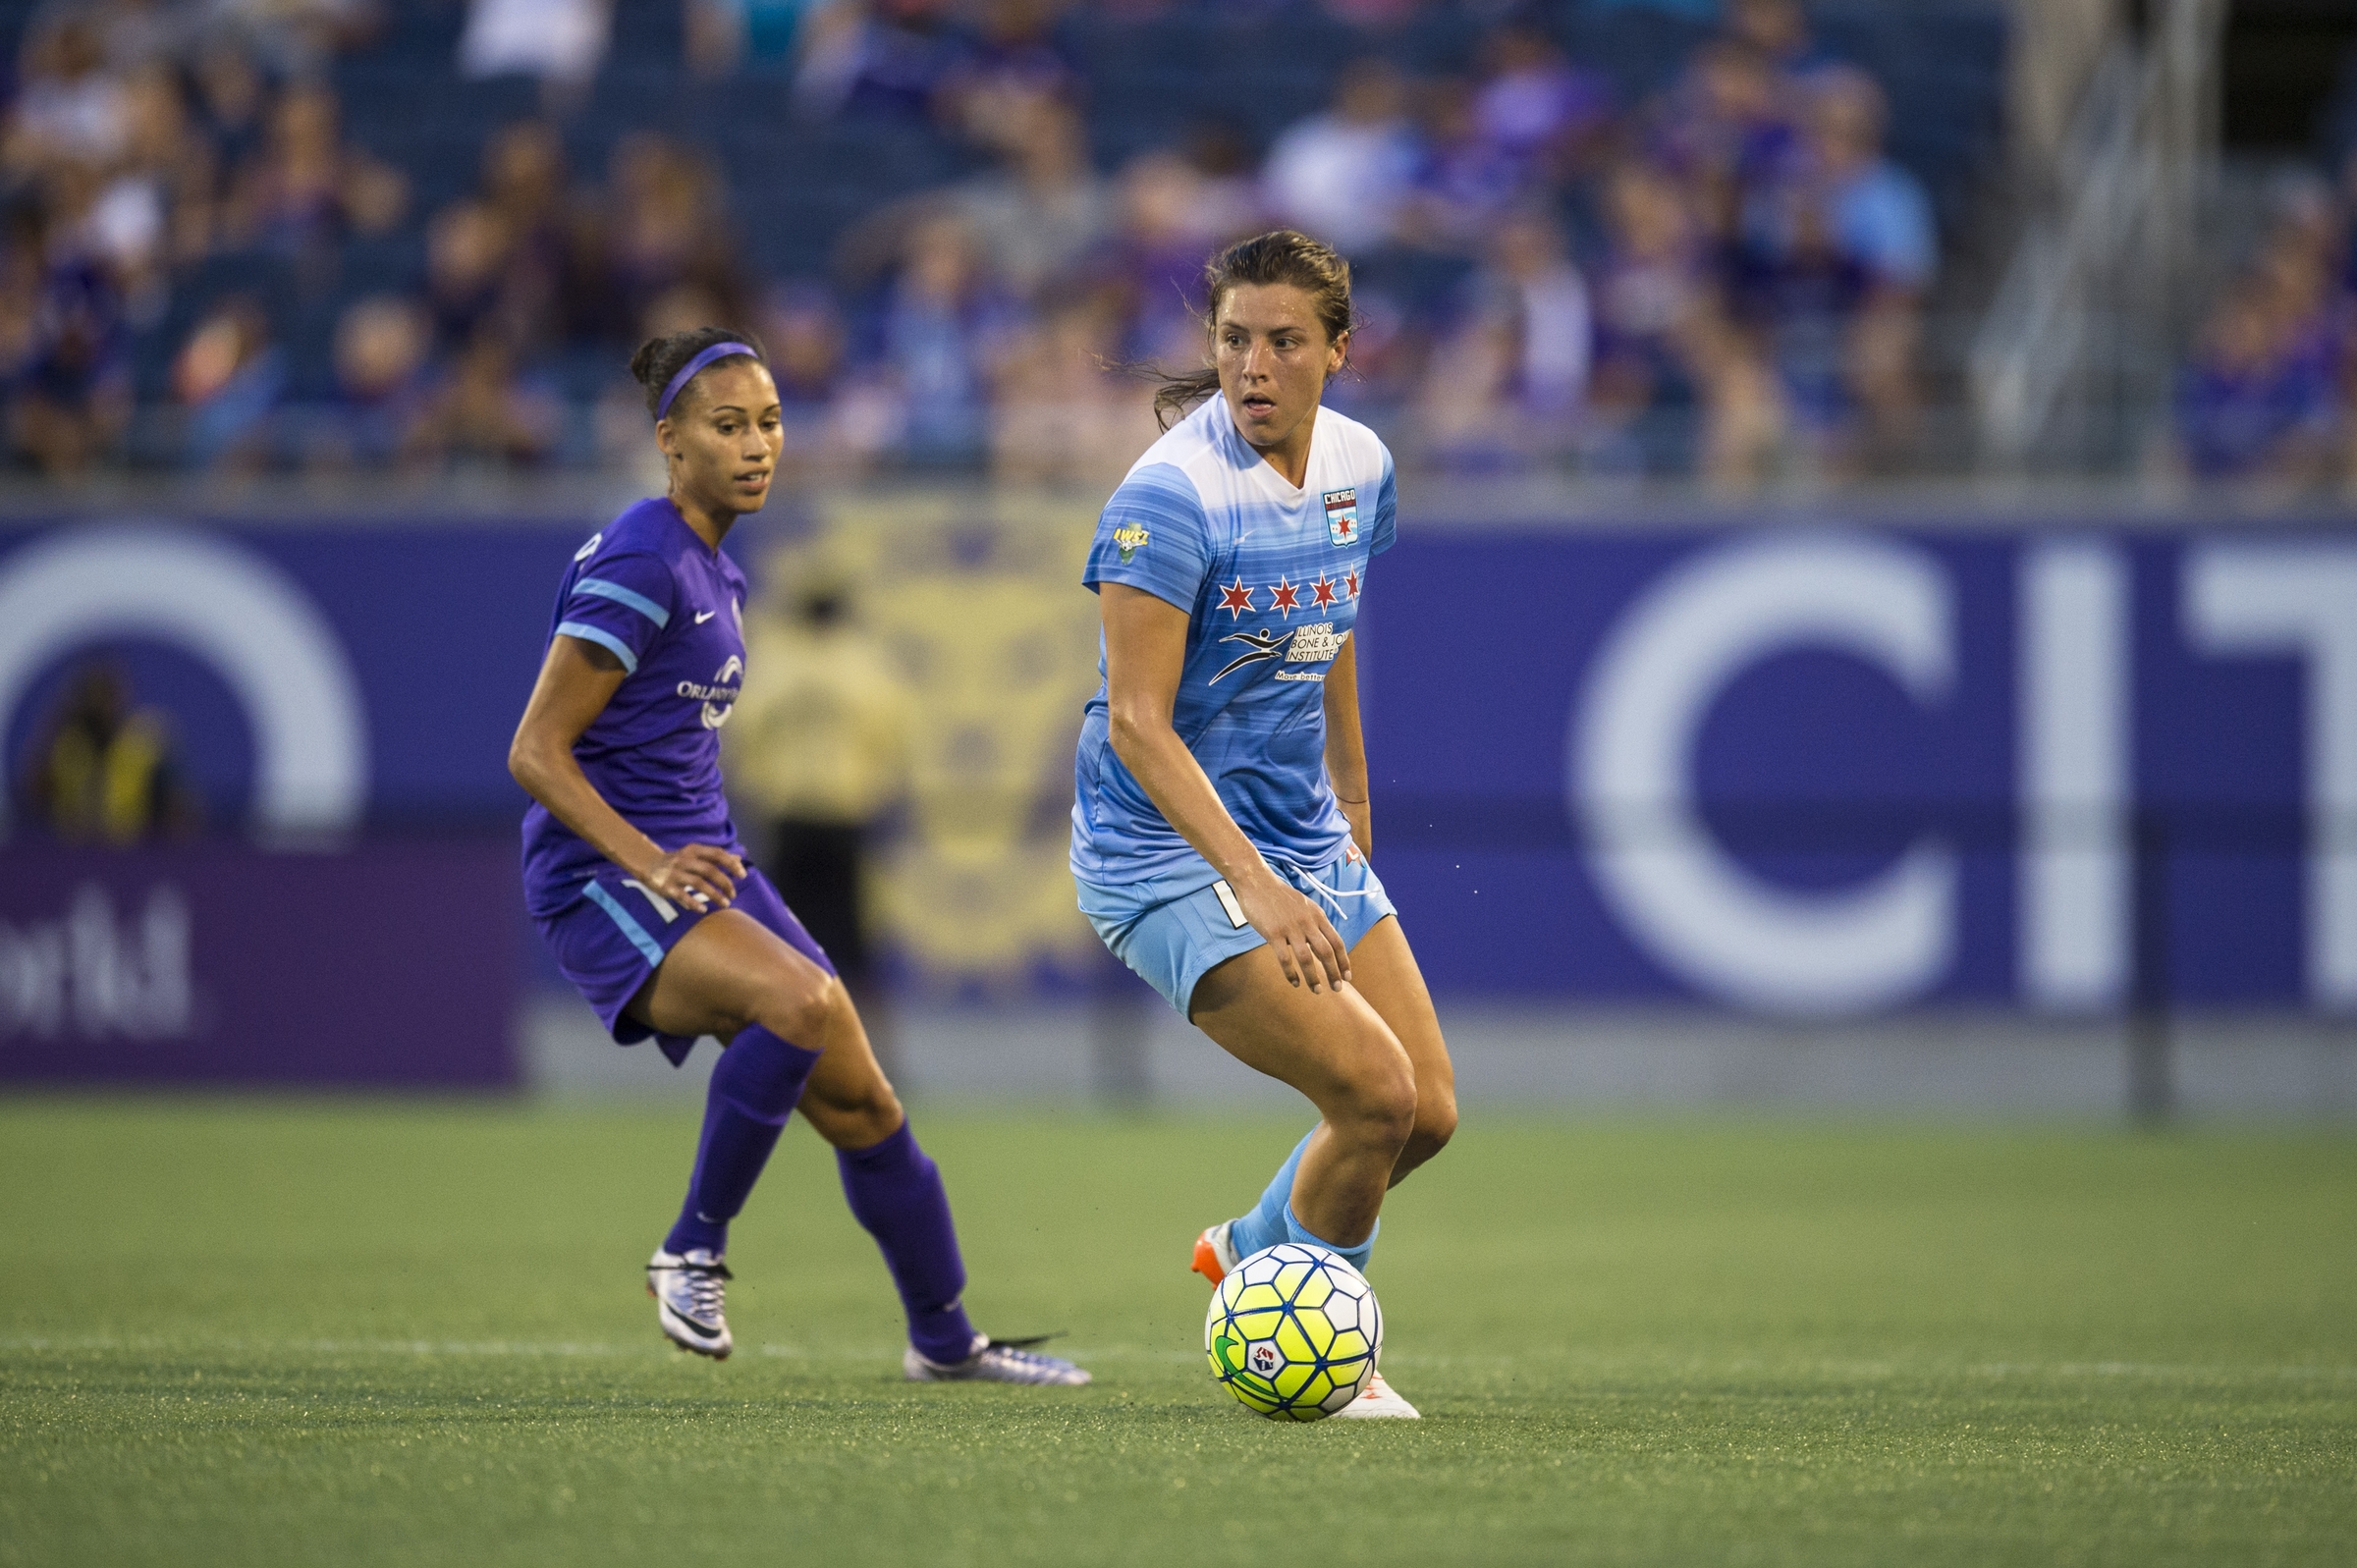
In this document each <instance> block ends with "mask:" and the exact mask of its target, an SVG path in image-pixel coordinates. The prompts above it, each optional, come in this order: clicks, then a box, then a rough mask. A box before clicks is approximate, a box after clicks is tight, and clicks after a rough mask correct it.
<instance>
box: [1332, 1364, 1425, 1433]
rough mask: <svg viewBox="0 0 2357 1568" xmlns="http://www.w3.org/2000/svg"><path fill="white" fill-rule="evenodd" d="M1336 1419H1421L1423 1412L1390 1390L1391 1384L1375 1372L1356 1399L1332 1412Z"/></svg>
mask: <svg viewBox="0 0 2357 1568" xmlns="http://www.w3.org/2000/svg"><path fill="white" fill-rule="evenodd" d="M1334 1419H1335V1420H1337V1421H1353V1420H1355V1421H1383V1420H1391V1421H1422V1420H1423V1419H1424V1413H1423V1412H1422V1411H1420V1410H1418V1409H1417V1408H1416V1407H1415V1406H1413V1405H1411V1404H1409V1403H1408V1402H1407V1401H1406V1400H1404V1399H1402V1398H1400V1397H1399V1396H1398V1394H1397V1393H1395V1392H1393V1391H1392V1385H1391V1384H1390V1383H1388V1382H1385V1381H1384V1380H1383V1374H1382V1373H1380V1372H1379V1373H1377V1374H1376V1375H1375V1376H1374V1377H1372V1378H1369V1379H1367V1386H1366V1387H1365V1388H1364V1389H1363V1390H1361V1391H1360V1393H1359V1396H1358V1397H1357V1398H1356V1399H1353V1400H1351V1401H1350V1402H1349V1403H1348V1404H1346V1405H1344V1406H1343V1408H1342V1409H1340V1410H1338V1411H1336V1412H1335V1413H1334Z"/></svg>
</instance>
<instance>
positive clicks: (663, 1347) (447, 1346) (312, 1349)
mask: <svg viewBox="0 0 2357 1568" xmlns="http://www.w3.org/2000/svg"><path fill="white" fill-rule="evenodd" d="M752 1348H753V1349H754V1351H755V1353H756V1354H758V1355H760V1356H763V1357H767V1358H770V1359H774V1360H781V1361H803V1362H846V1361H854V1362H871V1361H884V1360H891V1359H893V1358H894V1357H896V1356H897V1355H898V1354H899V1352H900V1347H899V1346H898V1345H840V1346H829V1347H826V1348H823V1349H822V1348H813V1347H811V1346H808V1345H798V1344H784V1343H776V1342H772V1343H765V1344H761V1345H758V1346H755V1347H752ZM51 1352H63V1353H67V1354H88V1355H122V1354H143V1355H198V1354H206V1353H213V1354H219V1353H225V1352H226V1353H233V1354H235V1353H247V1354H253V1353H262V1354H267V1353H271V1352H277V1353H281V1354H297V1355H315V1356H421V1357H422V1356H483V1357H515V1358H532V1357H584V1358H589V1357H622V1358H632V1357H642V1358H657V1359H668V1358H669V1357H670V1355H671V1354H672V1351H671V1347H670V1346H669V1345H668V1344H664V1343H660V1342H648V1343H642V1344H630V1345H616V1344H607V1343H604V1342H602V1341H596V1340H578V1339H554V1340H532V1339H241V1338H228V1337H221V1338H215V1337H211V1336H198V1337H193V1338H168V1337H163V1336H156V1335H143V1336H112V1335H104V1334H87V1335H56V1336H51V1335H41V1334H16V1335H0V1355H5V1354H12V1353H13V1354H35V1355H37V1354H46V1353H51ZM1067 1353H1068V1354H1069V1355H1070V1356H1072V1357H1073V1358H1074V1359H1076V1360H1079V1361H1082V1362H1089V1361H1098V1362H1106V1361H1111V1362H1131V1363H1136V1362H1146V1363H1151V1364H1155V1365H1164V1366H1172V1365H1183V1364H1187V1363H1191V1362H1194V1361H1196V1360H1198V1359H1200V1357H1201V1354H1202V1353H1201V1352H1200V1351H1197V1350H1193V1349H1191V1348H1190V1349H1179V1348H1175V1347H1171V1346H1165V1345H1089V1346H1077V1345H1076V1346H1072V1347H1070V1348H1069V1351H1068V1352H1067ZM1548 1361H1553V1362H1562V1361H1574V1362H1579V1363H1582V1364H1583V1365H1582V1367H1581V1371H1583V1372H1584V1373H1585V1374H1587V1375H1588V1376H1592V1377H1630V1376H1661V1375H1664V1374H1669V1375H1675V1376H1686V1377H1704V1378H1808V1377H1819V1378H1826V1377H1831V1378H1855V1379H1888V1378H1918V1379H1921V1378H2124V1379H2230V1378H2272V1379H2281V1380H2284V1381H2292V1382H2352V1381H2357V1367H2328V1366H2304V1367H2229V1366H2219V1365H2198V1364H2196V1365H2171V1364H2167V1363H2161V1362H2142V1361H2062V1362H2028V1361H1993V1362H1982V1363H1978V1364H1975V1365H1971V1366H1963V1367H1956V1366H1939V1365H1920V1366H1909V1365H1905V1364H1901V1363H1898V1362H1889V1361H1820V1362H1785V1363H1775V1362H1767V1361H1754V1360H1740V1361H1722V1362H1711V1361H1703V1360H1694V1361H1671V1362H1667V1363H1665V1362H1662V1361H1652V1360H1631V1359H1627V1358H1607V1357H1602V1356H1594V1355H1588V1354H1585V1353H1582V1352H1579V1351H1575V1350H1549V1349H1537V1350H1533V1351H1531V1352H1528V1353H1525V1354H1523V1355H1519V1356H1504V1355H1501V1356H1451V1355H1424V1354H1418V1353H1417V1352H1414V1351H1394V1352H1391V1353H1389V1354H1387V1355H1386V1356H1385V1357H1384V1364H1385V1365H1386V1366H1390V1367H1413V1368H1419V1369H1423V1370H1429V1371H1435V1372H1445V1371H1447V1370H1449V1369H1451V1368H1458V1369H1464V1370H1468V1371H1470V1370H1491V1371H1499V1370H1511V1369H1513V1368H1515V1367H1518V1366H1520V1367H1527V1366H1529V1365H1531V1364H1533V1363H1535V1362H1548Z"/></svg>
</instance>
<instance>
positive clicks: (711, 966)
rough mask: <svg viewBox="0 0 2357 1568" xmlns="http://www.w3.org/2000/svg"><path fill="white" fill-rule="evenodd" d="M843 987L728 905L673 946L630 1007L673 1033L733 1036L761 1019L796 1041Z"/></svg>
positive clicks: (638, 1015)
mask: <svg viewBox="0 0 2357 1568" xmlns="http://www.w3.org/2000/svg"><path fill="white" fill-rule="evenodd" d="M841 990H842V987H840V986H838V985H836V984H835V977H834V976H833V975H830V974H828V973H827V971H826V970H825V969H824V968H822V967H820V966H819V965H818V964H816V963H813V962H812V961H811V960H810V959H809V957H807V956H806V955H805V954H803V953H801V952H798V951H796V950H795V947H794V946H793V945H792V944H790V943H788V942H787V941H786V940H785V939H784V938H783V937H780V936H779V935H778V934H777V933H776V932H774V931H771V930H770V929H769V928H768V927H766V926H764V925H762V924H761V923H760V922H759V921H757V920H755V919H754V918H753V917H752V916H750V915H748V914H746V913H745V912H744V911H743V910H741V909H723V910H719V911H717V912H715V913H713V914H709V915H706V916H704V917H703V918H702V919H701V920H698V921H697V922H696V923H695V926H694V928H693V929H692V930H690V931H689V932H688V933H687V934H686V935H685V936H684V937H682V938H681V939H680V940H679V941H678V942H677V943H675V944H673V945H672V949H671V951H670V952H669V953H667V954H665V955H664V958H663V962H662V963H661V964H660V965H659V966H657V968H656V970H655V972H654V975H653V976H652V977H651V978H650V979H649V980H648V981H647V983H646V985H645V986H644V987H643V988H642V989H641V990H640V991H639V993H638V995H637V996H636V997H634V998H632V999H631V1000H630V1014H631V1016H633V1017H635V1018H636V1019H638V1021H639V1022H641V1023H644V1024H646V1025H648V1026H649V1027H651V1028H653V1029H655V1030H657V1031H659V1032H661V1033H663V1034H667V1035H685V1036H688V1037H690V1038H692V1037H694V1036H697V1035H718V1036H720V1037H721V1038H722V1039H723V1040H726V1039H729V1038H731V1037H733V1036H734V1035H735V1034H736V1033H737V1032H738V1031H739V1030H740V1029H742V1028H743V1027H744V1026H745V1025H747V1024H750V1023H762V1024H766V1025H767V1026H768V1027H770V1028H771V1029H774V1030H776V1031H777V1033H779V1034H780V1035H782V1036H784V1037H785V1038H786V1039H788V1040H793V1039H795V1035H796V1034H808V1033H810V1032H812V1030H813V1029H814V1028H816V1027H819V1026H821V1023H822V1020H823V1018H824V1016H825V1014H826V1013H827V1012H828V1011H829V1005H828V993H829V992H830V991H837V992H840V991H841ZM781 1024H783V1025H786V1027H783V1028H781V1027H780V1025H781ZM797 1043H798V1042H797ZM805 1049H807V1048H805Z"/></svg>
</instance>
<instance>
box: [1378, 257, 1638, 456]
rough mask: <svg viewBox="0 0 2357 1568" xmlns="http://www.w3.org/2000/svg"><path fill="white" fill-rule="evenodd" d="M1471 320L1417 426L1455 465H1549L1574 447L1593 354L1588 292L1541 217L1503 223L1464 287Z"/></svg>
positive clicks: (1431, 382)
mask: <svg viewBox="0 0 2357 1568" xmlns="http://www.w3.org/2000/svg"><path fill="white" fill-rule="evenodd" d="M1468 294H1469V300H1468V305H1469V308H1468V309H1467V311H1466V313H1465V319H1464V321H1463V323H1462V325H1461V326H1460V327H1459V328H1458V330H1457V331H1456V333H1454V334H1453V336H1452V338H1451V339H1450V341H1449V342H1448V343H1447V344H1446V345H1444V346H1443V348H1442V349H1441V350H1440V351H1438V353H1437V354H1436V355H1435V357H1434V362H1433V369H1432V373H1431V375H1430V377H1429V379H1428V380H1427V382H1426V388H1425V398H1424V404H1423V407H1422V409H1421V417H1420V419H1419V420H1418V424H1419V427H1420V429H1421V432H1422V433H1423V434H1424V435H1425V437H1426V438H1427V439H1428V440H1429V441H1430V442H1431V447H1430V449H1429V452H1430V455H1431V456H1432V457H1434V458H1436V459H1438V460H1440V461H1442V462H1444V463H1447V464H1449V465H1451V466H1456V467H1480V468H1489V467H1496V466H1500V465H1506V464H1518V463H1520V462H1523V461H1529V460H1545V459H1548V458H1551V457H1554V456H1557V455H1559V454H1562V453H1563V452H1566V451H1568V450H1569V449H1570V447H1571V445H1572V442H1573V439H1574V437H1575V435H1576V434H1577V426H1578V422H1579V419H1580V415H1581V406H1582V403H1583V401H1584V398H1585V395H1586V392H1587V384H1588V369H1589V364H1590V361H1591V357H1592V354H1593V351H1594V323H1593V321H1592V319H1591V317H1590V314H1589V304H1588V288H1587V283H1586V281H1585V280H1584V279H1583V278H1581V276H1580V273H1579V269H1578V267H1576V266H1575V265H1573V264H1572V261H1571V258H1570V254H1569V252H1568V249H1567V248H1566V246H1565V245H1564V243H1563V237H1562V230H1561V229H1560V228H1559V227H1558V226H1557V224H1556V223H1555V221H1554V219H1553V218H1552V217H1550V216H1548V215H1546V214H1545V213H1542V212H1537V211H1531V210H1524V211H1520V212H1517V213H1514V214H1513V215H1511V216H1509V217H1507V219H1505V220H1504V221H1503V222H1502V223H1501V224H1500V225H1499V226H1498V228H1497V230H1496V232H1495V234H1494V235H1493V237H1492V239H1491V243H1490V245H1489V254H1488V256H1487V258H1486V259H1485V262H1484V264H1483V266H1482V268H1481V270H1480V271H1479V272H1477V273H1476V274H1475V275H1474V276H1473V278H1472V280H1471V282H1470V284H1469V286H1468Z"/></svg>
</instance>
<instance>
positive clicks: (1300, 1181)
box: [1190, 944, 1446, 1247]
mask: <svg viewBox="0 0 2357 1568" xmlns="http://www.w3.org/2000/svg"><path fill="white" fill-rule="evenodd" d="M1403 946H1404V944H1403ZM1355 962H1356V955H1355V954H1353V966H1354V967H1355ZM1419 985H1420V982H1419ZM1426 1005H1427V1007H1428V1008H1429V1005H1430V1003H1429V1001H1427V1003H1426ZM1190 1016H1191V1018H1192V1019H1193V1021H1194V1023H1195V1025H1196V1027H1197V1028H1199V1029H1201V1030H1202V1031H1203V1032H1204V1033H1205V1034H1207V1035H1209V1036H1211V1038H1212V1039H1214V1040H1216V1041H1218V1042H1219V1044H1220V1046H1221V1047H1222V1049H1224V1050H1226V1051H1227V1052H1228V1054H1230V1055H1232V1056H1234V1057H1235V1058H1236V1059H1237V1060H1238V1061H1241V1062H1242V1063H1244V1065H1246V1066H1248V1067H1252V1068H1255V1069H1257V1070H1258V1071H1261V1072H1264V1073H1267V1074H1268V1075H1269V1076H1270V1077H1272V1078H1276V1079H1278V1080H1280V1081H1282V1082H1284V1083H1288V1084H1290V1085H1291V1086H1292V1087H1293V1088H1295V1089H1298V1090H1300V1091H1301V1093H1302V1094H1304V1095H1306V1096H1308V1097H1309V1101H1310V1104H1312V1105H1314V1106H1316V1107H1317V1108H1318V1113H1319V1115H1320V1116H1322V1117H1323V1118H1324V1120H1323V1122H1322V1124H1321V1125H1320V1126H1319V1128H1318V1130H1317V1132H1316V1134H1315V1135H1314V1136H1313V1137H1312V1138H1311V1140H1310V1146H1309V1150H1308V1152H1307V1153H1306V1154H1304V1155H1303V1156H1302V1159H1301V1165H1300V1169H1299V1171H1298V1172H1297V1174H1296V1176H1295V1178H1294V1182H1293V1199H1292V1208H1293V1216H1294V1217H1295V1218H1297V1219H1298V1220H1299V1221H1300V1222H1301V1223H1302V1224H1303V1225H1305V1226H1307V1227H1308V1228H1309V1230H1310V1232H1311V1233H1312V1234H1314V1235H1317V1236H1322V1237H1324V1238H1325V1239H1327V1240H1328V1241H1331V1242H1333V1243H1335V1244H1336V1245H1338V1246H1344V1247H1355V1246H1357V1245H1358V1244H1359V1243H1360V1242H1362V1241H1364V1240H1366V1239H1367V1237H1368V1235H1369V1234H1371V1233H1372V1232H1373V1231H1374V1229H1375V1220H1376V1217H1378V1216H1379V1215H1380V1214H1381V1213H1382V1212H1383V1194H1384V1191H1385V1189H1386V1188H1387V1187H1388V1186H1389V1185H1390V1183H1391V1181H1392V1172H1393V1170H1394V1168H1395V1167H1396V1166H1397V1165H1398V1162H1399V1157H1400V1153H1401V1151H1402V1150H1403V1149H1404V1148H1405V1146H1406V1144H1407V1141H1408V1139H1409V1137H1410V1135H1411V1134H1412V1133H1413V1132H1414V1130H1415V1125H1416V1067H1415V1063H1414V1062H1413V1061H1412V1060H1411V1059H1410V1058H1409V1055H1408V1053H1407V1051H1406V1050H1405V1049H1404V1048H1403V1047H1402V1045H1401V1044H1400V1041H1399V1038H1398V1036H1397V1035H1395V1034H1394V1033H1393V1032H1392V1029H1391V1026H1390V1025H1389V1024H1387V1023H1385V1021H1384V1020H1383V1018H1382V1016H1381V1015H1380V1014H1379V1013H1377V1011H1376V1010H1375V1008H1374V1007H1373V1006H1371V1005H1370V1004H1369V1003H1368V1001H1367V1000H1366V998H1365V997H1363V996H1362V995H1360V993H1359V992H1358V991H1357V990H1355V989H1354V988H1353V987H1351V986H1349V985H1341V986H1335V987H1332V988H1330V989H1326V990H1320V991H1311V990H1309V989H1308V988H1307V987H1295V986H1290V985H1288V984H1287V983H1286V980H1285V974H1284V971H1283V970H1281V969H1280V968H1279V967H1278V963H1277V955H1276V953H1275V952H1274V951H1273V950H1271V949H1270V948H1268V947H1265V946H1262V947H1255V948H1253V949H1252V950H1251V951H1250V952H1246V953H1240V954H1238V955H1237V956H1235V957H1233V958H1231V959H1229V960H1228V961H1227V962H1226V963H1224V964H1221V965H1220V966H1219V967H1218V968H1216V969H1214V970H1212V971H1211V973H1209V974H1207V975H1205V976H1204V977H1203V978H1202V980H1201V981H1200V982H1198V983H1197V984H1196V986H1195V994H1194V998H1193V1006H1192V1010H1191V1013H1190ZM1432 1038H1433V1039H1434V1040H1436V1041H1437V1040H1438V1038H1439V1030H1438V1028H1437V1027H1436V1028H1435V1029H1434V1030H1433V1031H1432ZM1443 1060H1444V1061H1445V1060H1446V1053H1445V1051H1444V1053H1443Z"/></svg>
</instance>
